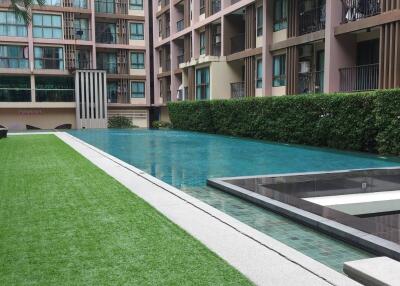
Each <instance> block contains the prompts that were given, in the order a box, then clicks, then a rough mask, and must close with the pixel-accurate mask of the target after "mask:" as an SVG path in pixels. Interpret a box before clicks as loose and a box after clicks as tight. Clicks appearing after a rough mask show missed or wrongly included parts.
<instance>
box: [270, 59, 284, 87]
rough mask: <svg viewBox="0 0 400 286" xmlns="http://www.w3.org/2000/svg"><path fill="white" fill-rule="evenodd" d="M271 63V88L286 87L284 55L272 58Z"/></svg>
mask: <svg viewBox="0 0 400 286" xmlns="http://www.w3.org/2000/svg"><path fill="white" fill-rule="evenodd" d="M273 61H274V63H273V66H274V67H273V69H274V70H273V82H272V85H273V86H284V85H286V55H279V56H275V57H274V60H273Z"/></svg>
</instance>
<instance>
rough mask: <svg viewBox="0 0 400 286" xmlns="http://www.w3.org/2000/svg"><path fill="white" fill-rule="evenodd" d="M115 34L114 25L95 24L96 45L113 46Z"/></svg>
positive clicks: (115, 40) (115, 39)
mask: <svg viewBox="0 0 400 286" xmlns="http://www.w3.org/2000/svg"><path fill="white" fill-rule="evenodd" d="M116 42H117V33H116V28H115V24H114V23H100V22H98V23H96V43H104V44H115V43H116Z"/></svg>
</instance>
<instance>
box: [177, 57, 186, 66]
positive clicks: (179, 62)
mask: <svg viewBox="0 0 400 286" xmlns="http://www.w3.org/2000/svg"><path fill="white" fill-rule="evenodd" d="M177 59H178V65H180V64H182V63H184V62H185V55H179V56H177Z"/></svg>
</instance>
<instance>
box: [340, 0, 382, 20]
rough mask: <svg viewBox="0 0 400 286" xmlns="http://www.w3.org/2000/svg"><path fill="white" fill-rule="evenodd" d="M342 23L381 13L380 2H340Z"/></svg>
mask: <svg viewBox="0 0 400 286" xmlns="http://www.w3.org/2000/svg"><path fill="white" fill-rule="evenodd" d="M342 7H343V9H342V23H348V22H353V21H357V20H360V19H364V18H368V17H371V16H375V15H378V14H380V13H381V3H380V0H368V1H365V0H364V1H360V0H342Z"/></svg>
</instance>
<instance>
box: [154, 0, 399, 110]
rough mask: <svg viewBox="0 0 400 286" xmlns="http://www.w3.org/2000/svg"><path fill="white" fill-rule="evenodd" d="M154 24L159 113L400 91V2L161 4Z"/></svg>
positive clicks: (166, 0)
mask: <svg viewBox="0 0 400 286" xmlns="http://www.w3.org/2000/svg"><path fill="white" fill-rule="evenodd" d="M153 27H154V33H153V36H154V49H155V51H154V70H155V73H154V91H155V93H154V94H155V102H157V104H159V105H160V106H161V108H162V106H163V105H165V103H166V102H168V101H176V100H203V99H223V98H238V97H245V96H269V95H272V96H279V95H285V94H289V95H290V94H302V93H319V92H340V91H341V92H355V91H364V90H374V89H380V88H381V89H383V88H395V87H400V1H399V0H332V1H325V0H198V1H197V0H153ZM162 110H163V109H162ZM164 110H165V109H164ZM161 116H163V112H162V113H161Z"/></svg>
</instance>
